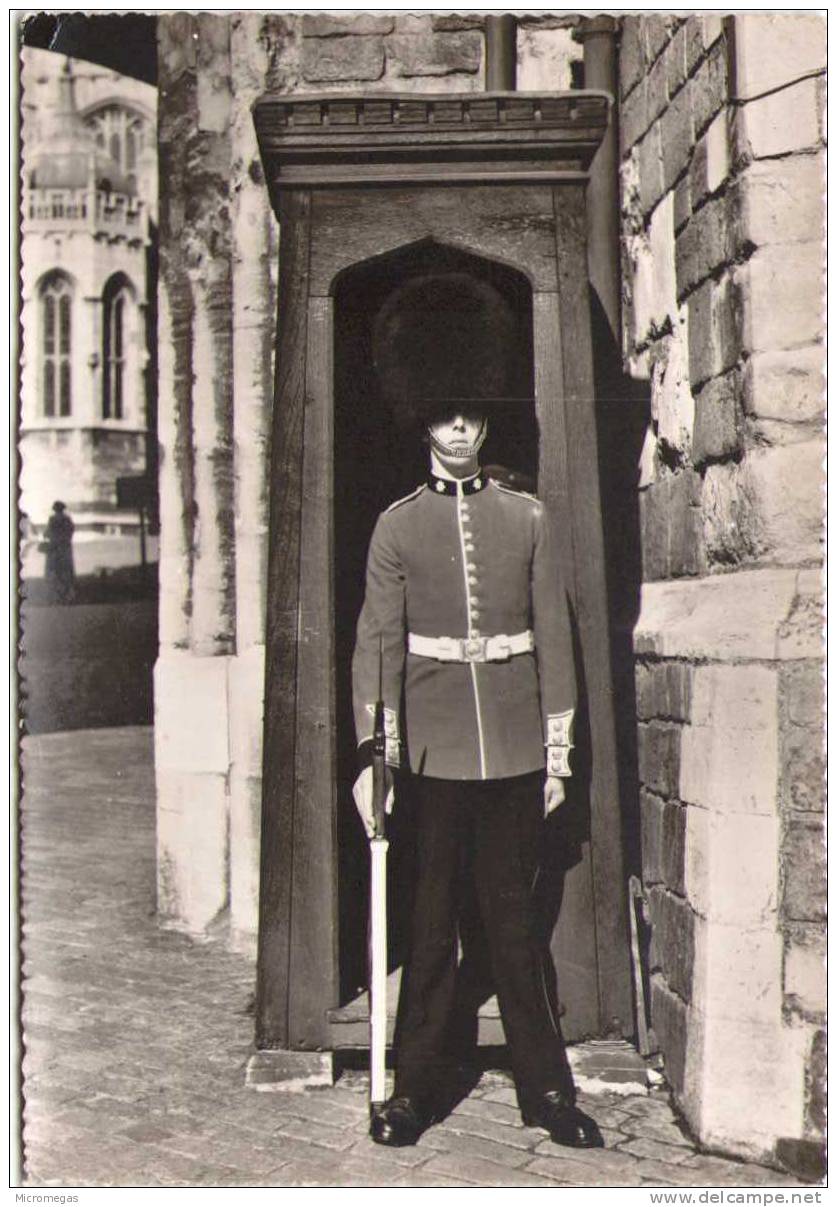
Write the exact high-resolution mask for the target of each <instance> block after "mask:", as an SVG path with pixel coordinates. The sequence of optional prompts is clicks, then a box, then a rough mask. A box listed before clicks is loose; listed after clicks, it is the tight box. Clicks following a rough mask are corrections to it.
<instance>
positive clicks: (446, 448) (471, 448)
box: [427, 419, 488, 461]
mask: <svg viewBox="0 0 837 1207" xmlns="http://www.w3.org/2000/svg"><path fill="white" fill-rule="evenodd" d="M427 434H428V436H429V438H430V443H431V445H432V446H433V448H435V450H436V452H437V453H441V454H442V456H443V457H455V458H456V460H458V461H465V460H467V459H468V458H469V457H475V456H476V455H477V453H478V452H479V451H480V449H481V448H482V446H483V444H484V443H485V438H486V436H487V435H488V421H487V420H486V419H483V421H482V425H481V427H480V430H479V432H478V433H477V438H476V440H475V441H474V443H473V444H468V445H464V444H462V445H457V444H445V442H444V441H443V440H440V439H439V437H438V436H437V435H435V433H434V432H433V429H432V428H428V429H427Z"/></svg>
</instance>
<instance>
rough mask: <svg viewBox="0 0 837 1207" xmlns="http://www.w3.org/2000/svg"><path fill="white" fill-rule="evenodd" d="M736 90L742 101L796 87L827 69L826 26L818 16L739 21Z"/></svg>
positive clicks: (748, 17) (778, 15)
mask: <svg viewBox="0 0 837 1207" xmlns="http://www.w3.org/2000/svg"><path fill="white" fill-rule="evenodd" d="M735 55H736V91H737V94H738V96H739V97H740V98H741V100H744V101H746V100H749V99H751V98H752V97H755V96H758V95H760V94H761V93H763V92H768V91H770V90H771V89H774V88H781V87H782V86H783V85H785V84H792V83H793V82H794V80H798V79H799V77H800V76H803V75H806V74H808V73H809V72H812V71H824V70H825V66H826V23H825V19H824V17H823V16H820V15H818V14H814V13H802V12H785V13H781V12H777V13H748V14H747V15H746V17H743V18H742V17H741V16H738V17H736V18H735Z"/></svg>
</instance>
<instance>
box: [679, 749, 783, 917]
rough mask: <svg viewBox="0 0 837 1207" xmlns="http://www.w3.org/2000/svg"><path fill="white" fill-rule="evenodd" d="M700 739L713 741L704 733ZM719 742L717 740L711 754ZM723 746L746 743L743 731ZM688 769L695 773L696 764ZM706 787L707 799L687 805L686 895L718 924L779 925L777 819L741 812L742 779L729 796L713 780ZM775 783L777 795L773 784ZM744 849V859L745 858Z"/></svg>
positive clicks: (722, 755)
mask: <svg viewBox="0 0 837 1207" xmlns="http://www.w3.org/2000/svg"><path fill="white" fill-rule="evenodd" d="M687 732H688V731H686V732H684V742H685V740H686V737H687ZM702 739H703V741H704V742H707V743H710V742H711V738H710V736H709V735H708V734H707V733H705V732H704V733H703V734H702ZM721 742H722V740H717V741H716V742H715V743H714V744H713V747H714V748H713V753H714V752H716V751H718V749H719V747H720V746H721ZM754 744H756V742H754ZM723 745H724V747H726V748H727V749H730V748H731V749H733V750H735V749H736V748H737V749H743V748H744V743H743V742H742V741H741V734H740V733H739V734H735V735H731V736H730V737H728V738H727V739H726V741H723ZM692 757H693V756H692V754H691V751H690V759H691V758H692ZM717 758H718V761H723V760H724V758H725V753H719V754H717ZM684 771H685V769H684ZM689 774H690V775H693V774H694V771H693V766H690V768H689ZM709 774H710V775H711V772H710V773H709ZM687 787H691V784H689V785H687ZM702 787H703V790H704V795H705V796H706V797H707V798H708V801H707V804H706V805H704V806H702V807H700V808H689V809H687V810H686V827H687V834H686V873H685V875H686V895H687V897H688V899H689V901H690V903H691V905H692V907H693V908H694V910H695V912H696V913H697V914H699V915H700V917H702V918H706V919H707V920H708V921H710V922H713V923H718V924H720V925H724V926H732V927H736V926H738V927H744V928H748V929H752V928H754V927H756V928H758V927H765V926H768V927H771V928H772V929H773V930H775V929H776V927H775V922H776V910H777V908H778V902H779V837H780V826H779V820H778V818H777V817H776V816H768V815H762V814H755V813H748V812H743V810H744V809H746V808H747V805H748V804H749V803H750V802H749V801H748V800H747V799H746V794H747V788H746V787H745V785H744V783H743V781H742V782H740V783H731V784H730V785H729V788H728V791H727V795H726V799H722V798H721V797H720V794H719V792H718V791H717V789H716V790H714V791H713V790H712V785H711V784H707V783H705V782H704V785H702ZM773 787H774V795H775V784H774V786H773ZM692 795H694V793H692ZM733 810H741V811H733ZM745 850H746V853H747V854H746V858H742V852H743V851H745Z"/></svg>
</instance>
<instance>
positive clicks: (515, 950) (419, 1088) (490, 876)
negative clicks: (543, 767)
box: [395, 772, 575, 1101]
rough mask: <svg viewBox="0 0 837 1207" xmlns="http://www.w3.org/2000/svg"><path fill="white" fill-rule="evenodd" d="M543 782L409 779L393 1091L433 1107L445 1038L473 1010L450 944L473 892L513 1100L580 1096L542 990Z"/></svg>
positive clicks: (444, 1067)
mask: <svg viewBox="0 0 837 1207" xmlns="http://www.w3.org/2000/svg"><path fill="white" fill-rule="evenodd" d="M543 782H544V781H543V773H542V772H535V773H533V774H530V775H524V776H517V777H514V778H512V779H503V780H464V781H460V780H440V779H430V778H426V777H416V779H415V780H414V781H413V791H414V800H415V819H416V848H417V849H416V855H417V882H416V894H415V901H414V906H413V915H412V927H411V945H410V950H409V954H408V959H407V962H406V966H405V969H404V975H403V979H402V983H401V997H400V1001H399V1008H398V1026H397V1030H396V1041H395V1058H396V1064H395V1070H396V1071H395V1093H396V1095H409V1096H411V1097H414V1098H418V1099H419V1100H427V1099H431V1098H432V1097H433V1095H434V1093H435V1092H436V1091H437V1090H438V1088H439V1084H440V1082H442V1081H443V1080H444V1078H445V1076H446V1075H447V1072H448V1069H449V1067H450V1064H451V1061H452V1058H453V1059H455V1054H454V1053H452V1051H451V1044H452V1036H456V1035H457V1033H458V1028H459V1026H460V1022H461V1019H460V1012H461V1010H462V1008H463V1006H465V1007H467V1005H468V1003H467V1002H464V1001H463V1000H462V999H463V995H464V996H465V997H467V996H468V993H469V992H470V991H471V990H472V989H473V985H472V984H471V985H467V984H465V981H467V980H468V976H467V975H466V977H465V979H464V981H463V978H461V977H458V975H457V971H458V970H457V951H458V944H457V936H458V929H459V923H460V920H461V917H462V913H463V909H464V908H466V906H467V900H468V897H469V895H470V894H471V892H473V897H474V899H475V900H476V904H477V907H478V910H479V914H480V918H481V921H482V928H483V932H484V935H485V940H486V946H487V951H488V958H489V961H490V974H491V979H492V981H493V986H494V989H495V990H496V993H497V999H498V1003H499V1006H500V1014H501V1017H502V1021H503V1030H504V1031H505V1035H506V1043H507V1045H508V1048H509V1053H510V1056H511V1064H512V1072H513V1075H514V1079H515V1085H516V1087H517V1093H518V1097H519V1098H525V1097H527V1096H528V1095H531V1094H537V1093H542V1092H543V1091H545V1090H553V1089H559V1090H561V1091H563V1093H564V1094H565V1095H566V1096H567V1097H568V1098H569V1099H570V1100H571V1101H574V1099H575V1090H574V1086H573V1080H572V1073H571V1072H570V1068H569V1064H568V1062H567V1057H566V1052H565V1049H564V1043H563V1039H562V1037H561V1031H560V1027H559V1024H558V1019H557V1016H556V1012H555V1009H554V1003H552V1002H550V1000H549V996H548V992H547V979H546V968H547V965H546V961H547V960H549V959H550V957H549V953H548V950H547V949H546V945H545V943H544V942H543V941H542V938H541V937H540V935H539V930H538V924H537V916H536V908H535V899H534V890H535V883H536V879H537V874H538V864H539V851H540V848H541V845H542V842H543V825H544V821H543ZM465 963H466V961H463V970H464V967H465ZM469 975H470V973H469ZM470 1004H472V1005H475V1003H473V1002H472V1003H470ZM454 1042H455V1041H454Z"/></svg>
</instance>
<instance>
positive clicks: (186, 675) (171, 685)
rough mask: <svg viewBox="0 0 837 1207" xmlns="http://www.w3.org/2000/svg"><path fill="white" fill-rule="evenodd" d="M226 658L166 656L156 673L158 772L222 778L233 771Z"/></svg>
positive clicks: (158, 664) (179, 654)
mask: <svg viewBox="0 0 837 1207" xmlns="http://www.w3.org/2000/svg"><path fill="white" fill-rule="evenodd" d="M228 663H229V658H227V657H225V656H218V657H209V658H201V657H197V656H196V655H194V654H189V653H175V652H172V651H167V652H165V653H163V654H161V655H160V657H159V658H158V659H157V663H156V665H155V667H154V761H155V765H156V766H157V767H158V768H164V769H170V770H176V771H183V772H198V773H201V772H202V773H206V772H218V773H219V774H220V775H226V774H227V772H228V771H229V766H230V750H229V733H228V725H229V710H228V705H227V669H228Z"/></svg>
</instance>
